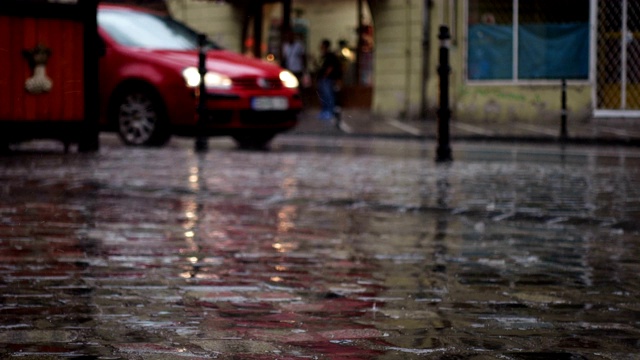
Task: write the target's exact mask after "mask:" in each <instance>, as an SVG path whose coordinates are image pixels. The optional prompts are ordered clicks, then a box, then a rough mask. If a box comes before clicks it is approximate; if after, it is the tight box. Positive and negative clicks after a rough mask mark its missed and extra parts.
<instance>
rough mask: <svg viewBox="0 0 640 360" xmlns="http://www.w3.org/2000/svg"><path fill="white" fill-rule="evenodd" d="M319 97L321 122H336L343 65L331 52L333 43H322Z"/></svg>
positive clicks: (318, 77) (318, 76)
mask: <svg viewBox="0 0 640 360" xmlns="http://www.w3.org/2000/svg"><path fill="white" fill-rule="evenodd" d="M316 76H317V87H318V97H319V98H320V108H321V111H320V116H319V118H320V120H323V121H332V120H335V119H336V118H335V107H336V93H335V90H336V86H337V84H338V83H339V81H340V79H341V78H342V64H341V63H340V60H339V59H338V57H337V56H336V54H335V53H334V52H333V51H331V41H329V40H328V39H324V40H322V42H321V43H320V67H319V69H318V73H317V75H316Z"/></svg>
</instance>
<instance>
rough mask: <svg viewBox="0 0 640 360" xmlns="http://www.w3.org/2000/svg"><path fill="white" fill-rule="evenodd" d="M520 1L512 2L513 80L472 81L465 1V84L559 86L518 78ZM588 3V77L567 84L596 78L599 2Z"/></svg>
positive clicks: (552, 83) (593, 0)
mask: <svg viewBox="0 0 640 360" xmlns="http://www.w3.org/2000/svg"><path fill="white" fill-rule="evenodd" d="M520 1H521V0H512V2H513V10H512V19H513V24H512V32H513V42H512V48H511V51H512V54H513V59H512V64H511V66H512V74H513V75H512V77H511V79H495V80H490V79H470V78H469V1H468V0H467V1H465V2H464V4H465V6H464V14H463V17H464V19H463V21H464V51H463V62H464V66H463V68H464V70H463V76H464V82H465V83H466V84H468V85H493V86H505V85H525V86H526V85H540V86H544V85H547V86H548V85H557V84H558V83H559V82H560V80H557V79H521V78H519V77H518V75H519V74H518V73H519V66H518V61H519V54H518V53H519V51H518V46H519V45H520V44H519V37H520V36H519V31H518V29H519V26H520V16H519V15H518V14H519V10H520ZM585 1H586V2H587V6H589V60H588V62H589V64H588V69H589V70H588V75H587V78H586V79H567V83H572V84H580V85H588V84H591V83H592V82H593V79H594V78H595V68H596V64H595V58H596V57H595V55H594V54H595V51H596V49H595V39H596V33H595V32H596V21H597V20H596V19H597V9H598V6H597V0H585Z"/></svg>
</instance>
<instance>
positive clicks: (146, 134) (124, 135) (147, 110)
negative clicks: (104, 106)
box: [113, 86, 171, 146]
mask: <svg viewBox="0 0 640 360" xmlns="http://www.w3.org/2000/svg"><path fill="white" fill-rule="evenodd" d="M113 115H114V116H115V122H116V126H117V129H118V134H119V135H120V138H121V139H122V141H124V143H125V144H127V145H132V146H162V145H164V144H165V143H166V142H167V141H168V140H169V138H170V136H171V134H170V132H169V123H168V120H167V118H166V113H165V111H164V107H163V106H162V101H161V100H160V97H159V96H158V95H157V94H156V92H155V91H153V90H152V89H151V88H149V87H145V86H133V87H131V88H128V89H124V90H122V91H120V93H119V96H118V97H117V100H116V102H115V104H114V108H113Z"/></svg>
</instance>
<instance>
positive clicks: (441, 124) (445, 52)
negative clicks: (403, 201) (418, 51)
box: [436, 25, 453, 162]
mask: <svg viewBox="0 0 640 360" xmlns="http://www.w3.org/2000/svg"><path fill="white" fill-rule="evenodd" d="M438 39H439V40H440V63H439V64H438V75H439V77H440V108H439V109H438V148H437V150H436V162H446V161H452V160H453V158H452V157H451V147H450V146H449V142H450V134H449V120H450V119H451V109H449V73H450V72H451V66H450V65H449V41H450V39H451V34H450V33H449V28H448V27H447V26H446V25H442V26H440V32H439V33H438Z"/></svg>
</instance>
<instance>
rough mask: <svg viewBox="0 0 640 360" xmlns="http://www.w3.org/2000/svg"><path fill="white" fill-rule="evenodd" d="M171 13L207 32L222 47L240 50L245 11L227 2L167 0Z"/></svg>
mask: <svg viewBox="0 0 640 360" xmlns="http://www.w3.org/2000/svg"><path fill="white" fill-rule="evenodd" d="M166 4H167V7H168V9H169V13H170V14H171V15H172V16H174V17H175V18H176V19H178V20H180V21H182V22H184V23H185V24H187V25H189V26H191V27H193V28H195V29H198V30H199V31H202V32H204V33H205V34H207V35H208V36H209V37H210V38H211V39H213V40H214V41H216V42H217V43H218V44H219V45H221V46H222V47H224V48H226V49H229V50H232V51H236V52H240V51H241V50H242V49H241V44H242V39H241V37H242V24H243V12H242V11H241V9H238V8H235V7H233V6H231V5H229V4H226V3H218V2H214V1H202V0H166Z"/></svg>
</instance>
